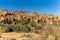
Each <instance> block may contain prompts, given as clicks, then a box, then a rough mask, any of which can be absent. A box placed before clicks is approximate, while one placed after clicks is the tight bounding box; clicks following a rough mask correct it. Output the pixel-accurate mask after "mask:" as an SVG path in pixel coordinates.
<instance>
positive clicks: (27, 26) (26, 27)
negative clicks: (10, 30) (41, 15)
mask: <svg viewBox="0 0 60 40" xmlns="http://www.w3.org/2000/svg"><path fill="white" fill-rule="evenodd" d="M20 31H22V32H30V31H31V27H30V26H29V25H23V26H21V27H20Z"/></svg>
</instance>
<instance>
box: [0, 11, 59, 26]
mask: <svg viewBox="0 0 60 40" xmlns="http://www.w3.org/2000/svg"><path fill="white" fill-rule="evenodd" d="M25 19H26V20H27V21H28V24H29V23H31V22H32V20H33V21H34V22H35V23H36V24H41V23H45V24H56V25H59V24H60V16H54V15H47V14H38V13H32V14H30V13H28V12H27V11H16V12H8V11H6V10H0V22H3V23H8V24H19V23H21V20H25Z"/></svg>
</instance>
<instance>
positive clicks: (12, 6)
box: [0, 0, 60, 16]
mask: <svg viewBox="0 0 60 40" xmlns="http://www.w3.org/2000/svg"><path fill="white" fill-rule="evenodd" d="M5 9H6V10H8V11H16V10H25V11H29V12H30V13H33V12H38V13H45V14H54V15H59V16H60V0H0V10H5Z"/></svg>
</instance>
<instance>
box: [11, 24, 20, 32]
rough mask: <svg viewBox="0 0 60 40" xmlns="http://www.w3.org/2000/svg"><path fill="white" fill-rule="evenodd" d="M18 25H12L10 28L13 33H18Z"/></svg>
mask: <svg viewBox="0 0 60 40" xmlns="http://www.w3.org/2000/svg"><path fill="white" fill-rule="evenodd" d="M20 27H21V26H20V25H14V26H13V27H12V29H13V31H14V32H19V31H20Z"/></svg>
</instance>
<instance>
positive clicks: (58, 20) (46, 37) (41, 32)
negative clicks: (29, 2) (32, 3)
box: [0, 10, 60, 40]
mask: <svg viewBox="0 0 60 40" xmlns="http://www.w3.org/2000/svg"><path fill="white" fill-rule="evenodd" d="M0 39H1V40H60V16H54V15H47V14H38V13H36V12H35V13H32V14H30V13H29V12H27V11H16V12H9V11H6V10H0Z"/></svg>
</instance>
